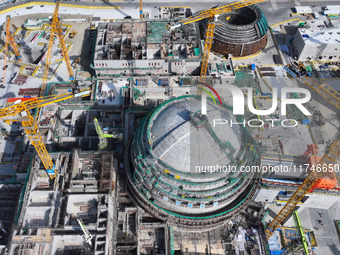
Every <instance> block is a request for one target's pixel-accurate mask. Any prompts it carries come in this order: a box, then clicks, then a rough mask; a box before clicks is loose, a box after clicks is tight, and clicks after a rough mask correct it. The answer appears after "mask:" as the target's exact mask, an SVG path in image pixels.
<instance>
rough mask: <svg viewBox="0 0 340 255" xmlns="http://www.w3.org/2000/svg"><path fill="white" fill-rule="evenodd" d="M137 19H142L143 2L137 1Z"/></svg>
mask: <svg viewBox="0 0 340 255" xmlns="http://www.w3.org/2000/svg"><path fill="white" fill-rule="evenodd" d="M139 18H140V19H142V18H144V14H143V0H139Z"/></svg>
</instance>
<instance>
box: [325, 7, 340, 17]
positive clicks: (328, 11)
mask: <svg viewBox="0 0 340 255" xmlns="http://www.w3.org/2000/svg"><path fill="white" fill-rule="evenodd" d="M323 14H324V15H339V14H340V5H328V6H326V7H325V9H324V12H323Z"/></svg>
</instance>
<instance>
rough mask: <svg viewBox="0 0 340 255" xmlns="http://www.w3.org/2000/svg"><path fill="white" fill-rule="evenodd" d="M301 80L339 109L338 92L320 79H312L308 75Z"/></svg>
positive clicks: (339, 95) (339, 98)
mask: <svg viewBox="0 0 340 255" xmlns="http://www.w3.org/2000/svg"><path fill="white" fill-rule="evenodd" d="M302 80H303V82H304V83H305V84H306V85H307V86H308V87H309V88H311V89H312V90H314V91H315V92H316V93H318V94H319V95H320V96H322V97H323V98H324V99H326V100H327V101H328V102H329V103H331V104H332V105H334V106H335V107H336V108H338V109H340V93H339V92H338V91H336V90H335V89H333V88H332V87H331V86H329V85H328V84H327V83H325V82H323V81H321V80H312V79H311V78H308V77H306V78H305V77H303V78H302Z"/></svg>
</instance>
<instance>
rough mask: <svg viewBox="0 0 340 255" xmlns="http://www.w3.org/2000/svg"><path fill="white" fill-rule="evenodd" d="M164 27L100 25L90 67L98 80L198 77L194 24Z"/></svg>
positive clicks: (197, 39) (128, 23) (149, 23)
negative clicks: (104, 78)
mask: <svg viewBox="0 0 340 255" xmlns="http://www.w3.org/2000/svg"><path fill="white" fill-rule="evenodd" d="M167 24H168V22H165V21H157V22H156V21H147V22H145V21H143V22H141V21H130V20H129V21H128V20H126V21H119V22H114V23H99V25H98V28H97V38H96V40H95V42H96V43H95V48H94V53H93V66H92V67H93V69H94V70H95V71H96V74H97V76H113V75H116V76H120V75H147V74H148V75H169V74H178V75H181V74H182V73H184V72H186V73H187V74H199V66H200V61H201V58H202V53H201V52H202V48H201V43H200V40H201V38H200V34H199V32H198V30H197V29H196V24H190V25H187V26H185V27H183V28H181V29H177V30H175V31H169V30H168V29H167V27H166V26H167ZM183 60H184V62H183Z"/></svg>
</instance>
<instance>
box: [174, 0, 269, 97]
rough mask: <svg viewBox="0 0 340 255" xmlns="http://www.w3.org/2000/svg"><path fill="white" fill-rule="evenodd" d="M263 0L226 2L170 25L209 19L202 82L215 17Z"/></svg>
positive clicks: (176, 26)
mask: <svg viewBox="0 0 340 255" xmlns="http://www.w3.org/2000/svg"><path fill="white" fill-rule="evenodd" d="M263 1H264V0H242V1H239V2H236V3H231V4H226V5H222V6H218V7H214V8H210V9H208V10H204V11H200V12H198V13H197V14H195V15H193V16H191V17H189V18H186V19H184V20H181V21H179V22H177V23H176V24H175V25H173V26H170V27H169V29H170V30H173V29H176V28H179V27H181V26H184V25H186V24H190V23H193V22H196V21H200V20H203V19H208V26H207V29H206V31H205V42H204V52H203V59H202V65H201V72H200V79H199V81H200V82H201V83H204V81H205V77H206V75H207V71H208V63H209V53H210V50H211V47H212V43H213V40H214V30H215V19H216V18H217V17H218V16H219V15H221V14H224V13H227V12H231V11H234V10H236V9H240V8H243V7H246V6H249V5H253V4H256V3H259V2H263ZM198 86H200V87H202V85H201V84H199V85H198ZM197 92H198V93H202V90H201V89H199V90H198V91H197Z"/></svg>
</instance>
